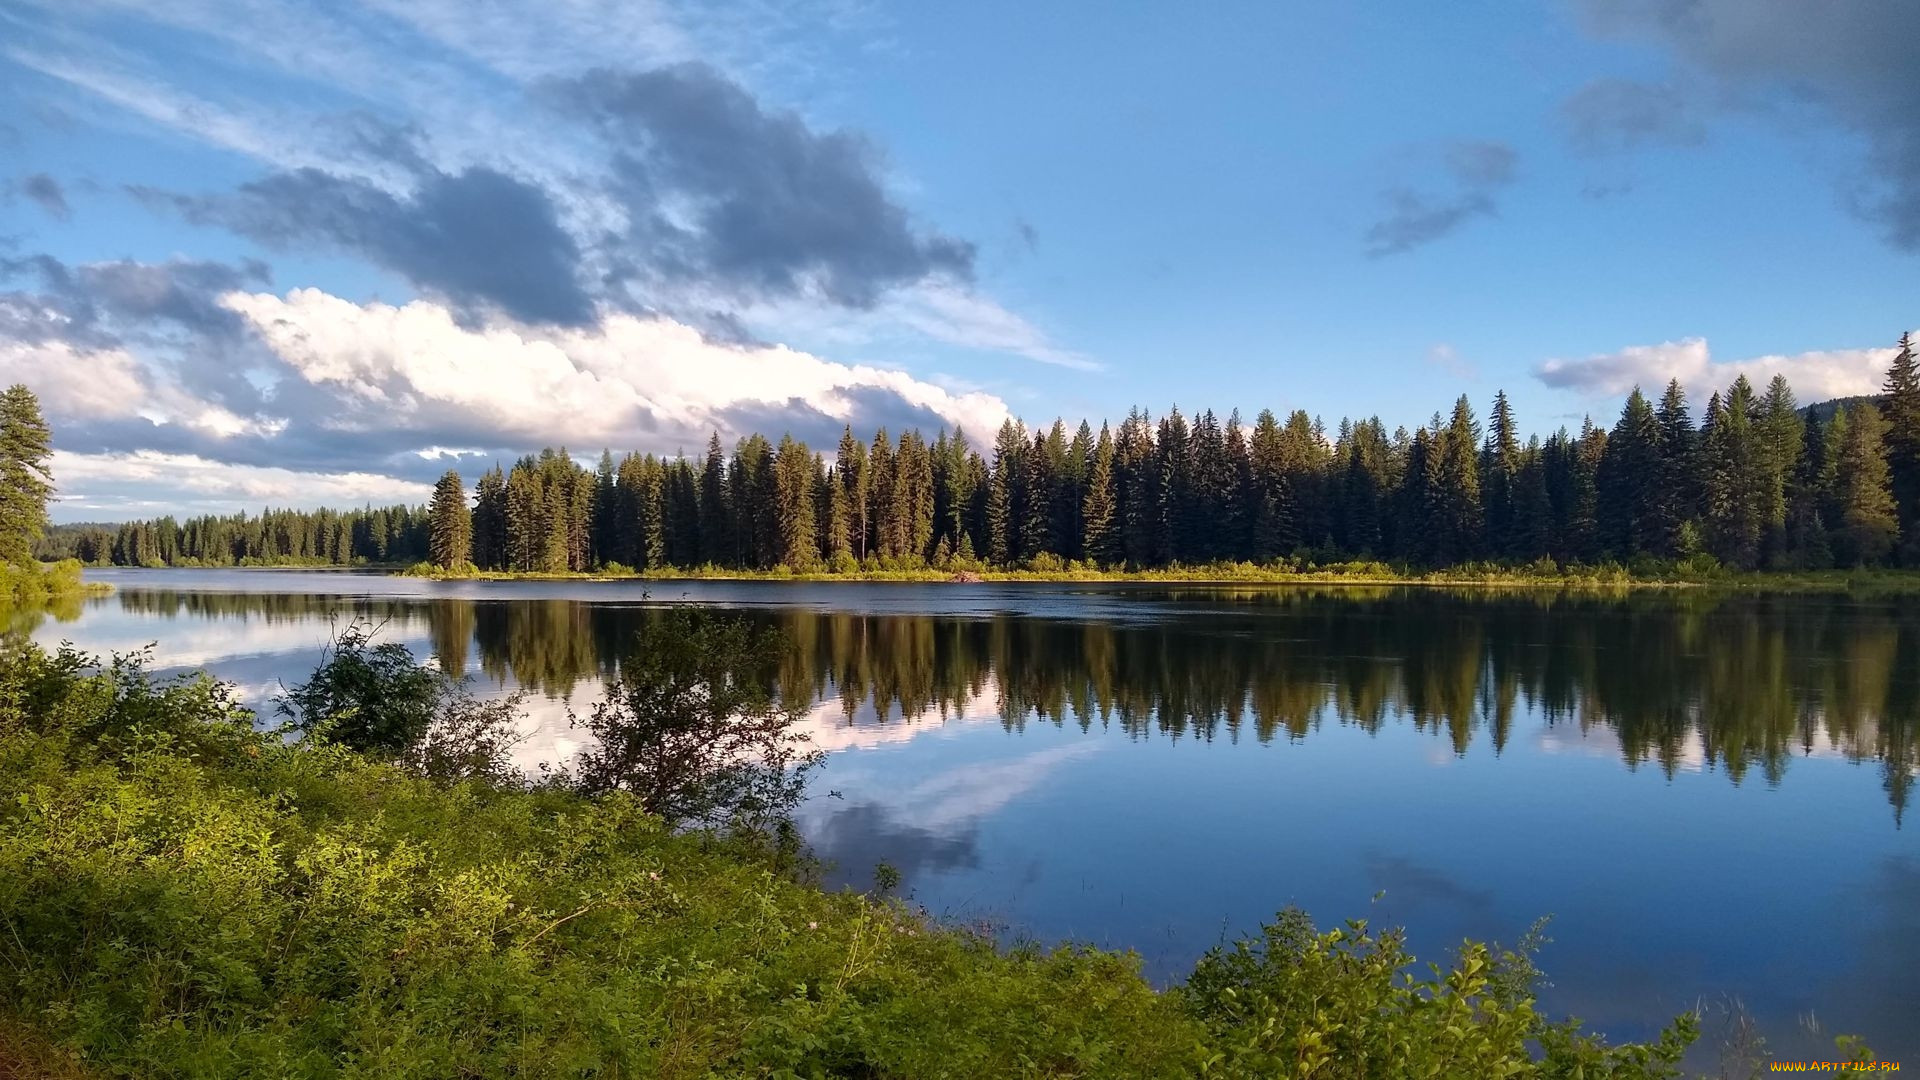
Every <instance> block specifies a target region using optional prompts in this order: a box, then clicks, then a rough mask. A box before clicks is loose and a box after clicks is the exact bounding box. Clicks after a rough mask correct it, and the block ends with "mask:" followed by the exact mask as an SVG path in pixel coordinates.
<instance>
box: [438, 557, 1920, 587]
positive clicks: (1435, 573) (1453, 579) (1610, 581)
mask: <svg viewBox="0 0 1920 1080" xmlns="http://www.w3.org/2000/svg"><path fill="white" fill-rule="evenodd" d="M401 573H403V574H404V575H405V576H409V577H421V578H429V579H433V580H442V581H450V580H458V581H625V580H637V581H890V582H921V583H948V582H955V581H962V582H964V581H991V582H1032V583H1055V584H1059V583H1099V582H1141V583H1160V584H1169V585H1172V584H1189V585H1199V584H1214V585H1434V586H1454V587H1460V586H1468V587H1470V586H1502V587H1511V588H1698V587H1711V588H1722V589H1742V590H1752V591H1772V592H1870V593H1916V592H1920V570H1884V569H1860V570H1809V571H1759V570H1753V571H1735V570H1725V569H1722V568H1719V567H1717V566H1711V565H1702V564H1698V563H1695V564H1687V563H1648V564H1643V565H1640V566H1636V567H1633V568H1628V567H1624V566H1620V565H1618V564H1611V563H1610V564H1605V565H1601V566H1580V565H1572V566H1564V567H1563V566H1560V565H1558V564H1556V563H1553V562H1551V561H1548V560H1543V561H1542V562H1539V563H1534V564H1529V565H1524V566H1510V565H1505V564H1500V563H1472V564H1467V565H1462V566H1455V567H1449V568H1446V569H1441V570H1427V569H1422V568H1419V567H1410V566H1401V565H1394V564H1389V563H1380V562H1344V563H1326V564H1315V563H1311V562H1306V561H1298V560H1287V561H1281V562H1276V563H1267V564H1255V563H1246V562H1239V563H1211V564H1206V565H1200V566H1163V567H1150V568H1140V569H1124V568H1103V567H1098V566H1093V565H1090V564H1085V563H1058V564H1054V563H1047V564H1042V565H1039V566H1029V567H1024V568H1017V569H994V568H988V567H985V566H981V565H972V566H954V567H945V568H939V567H931V566H925V565H887V564H884V563H878V562H874V563H869V564H865V565H861V564H848V565H847V566H844V567H842V568H839V569H834V570H828V569H806V570H794V569H792V568H789V567H785V566H778V567H774V568H772V569H770V570H741V569H735V568H729V567H717V566H700V567H688V568H678V567H669V568H664V569H660V570H632V569H628V568H625V567H620V566H617V565H616V566H612V567H608V568H605V569H601V570H597V571H591V572H584V573H537V572H520V571H487V570H476V569H473V568H472V567H465V568H461V569H457V570H447V569H442V568H440V567H436V566H433V565H432V564H429V563H419V564H416V565H414V566H412V567H409V568H407V569H406V570H404V571H401Z"/></svg>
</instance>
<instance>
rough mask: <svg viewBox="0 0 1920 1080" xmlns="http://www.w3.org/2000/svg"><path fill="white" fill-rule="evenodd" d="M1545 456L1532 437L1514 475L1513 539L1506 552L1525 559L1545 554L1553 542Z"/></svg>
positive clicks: (1551, 506)
mask: <svg viewBox="0 0 1920 1080" xmlns="http://www.w3.org/2000/svg"><path fill="white" fill-rule="evenodd" d="M1545 457H1546V451H1545V450H1544V449H1543V448H1542V447H1541V445H1540V439H1539V437H1538V436H1535V437H1534V438H1533V439H1531V440H1529V441H1528V443H1527V448H1526V450H1524V451H1523V452H1522V454H1521V459H1520V469H1519V472H1518V473H1517V474H1515V477H1514V496H1513V542H1512V543H1511V544H1510V545H1509V546H1508V551H1509V552H1511V553H1512V555H1513V556H1514V557H1515V558H1518V559H1522V560H1525V561H1527V562H1532V561H1534V560H1536V559H1539V558H1542V557H1543V556H1546V555H1548V554H1549V548H1550V547H1551V546H1552V541H1553V500H1552V497H1551V496H1550V495H1548V493H1547V466H1546V461H1545Z"/></svg>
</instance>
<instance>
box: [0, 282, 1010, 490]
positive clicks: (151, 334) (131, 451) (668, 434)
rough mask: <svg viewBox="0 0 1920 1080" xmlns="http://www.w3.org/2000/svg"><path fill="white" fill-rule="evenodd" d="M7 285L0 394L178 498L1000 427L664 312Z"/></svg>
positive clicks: (967, 407) (967, 403)
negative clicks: (215, 486) (600, 452)
mask: <svg viewBox="0 0 1920 1080" xmlns="http://www.w3.org/2000/svg"><path fill="white" fill-rule="evenodd" d="M8 277H11V278H26V279H28V280H29V281H31V282H32V283H33V285H34V286H36V287H35V288H32V289H24V290H16V291H11V292H0V383H5V382H13V381H21V382H25V383H27V384H28V385H29V386H31V387H33V388H34V390H35V391H36V392H38V393H39V394H40V396H41V398H42V401H43V403H44V404H45V406H46V408H47V411H48V414H49V417H50V419H51V420H52V422H53V425H54V429H55V432H56V445H57V446H58V447H60V448H61V449H62V450H63V451H66V452H69V453H72V454H74V455H76V456H77V457H78V458H83V459H85V460H88V461H120V460H129V461H131V460H136V459H135V458H129V457H127V455H145V456H144V457H139V458H138V459H137V460H139V461H140V462H142V463H143V464H142V473H141V475H142V476H144V477H148V478H154V477H158V476H161V475H163V474H164V472H165V470H166V469H169V468H178V469H180V470H181V475H180V476H179V477H177V478H176V479H177V480H180V481H181V482H182V486H180V487H179V488H178V489H177V490H178V491H179V492H180V493H181V495H182V496H183V498H186V499H187V500H188V501H190V502H192V503H193V504H194V505H203V504H208V502H207V499H208V498H210V496H208V497H202V496H201V495H198V494H195V492H194V489H193V488H191V486H188V485H185V484H184V481H185V480H186V479H187V478H188V475H187V474H188V473H190V472H192V471H193V470H196V469H198V468H199V466H198V464H197V463H198V462H202V461H206V462H214V463H217V464H218V465H219V466H220V467H221V468H223V469H232V470H239V471H238V472H235V473H233V474H232V475H233V476H240V477H246V478H250V479H249V482H250V483H263V482H264V480H262V478H277V477H280V476H281V475H282V474H291V475H312V476H316V477H325V476H346V477H356V478H357V477H364V476H376V477H380V478H382V481H381V483H380V484H376V485H373V486H371V487H370V488H369V489H368V491H367V492H366V493H362V494H354V493H353V492H351V491H350V490H348V489H347V482H346V481H342V483H341V484H321V483H320V482H319V481H316V486H315V487H313V488H312V490H313V491H316V492H326V493H328V494H329V496H330V497H335V498H336V500H337V501H345V502H360V501H364V500H365V499H366V498H368V497H372V496H373V495H374V494H376V493H377V492H379V491H381V490H387V489H389V488H391V485H392V484H402V485H414V486H417V485H419V484H421V483H424V482H427V481H429V480H431V479H432V478H433V477H434V476H435V475H437V474H438V473H439V472H440V471H441V470H444V469H445V468H448V467H449V466H453V467H459V468H477V467H480V466H482V465H484V464H490V463H492V462H493V461H497V460H510V459H511V458H513V457H517V456H518V455H520V454H522V453H526V452H528V451H532V450H537V449H539V448H540V447H542V446H547V445H568V446H571V447H573V448H575V449H576V450H589V449H593V448H598V447H600V446H607V447H611V448H613V449H616V450H627V449H634V450H641V451H650V452H655V453H666V454H671V453H674V452H676V451H679V450H683V449H691V450H698V449H699V448H700V447H701V446H704V445H705V443H706V441H707V437H708V435H709V434H710V433H712V432H716V431H717V432H718V433H719V434H720V435H721V437H722V438H723V439H724V440H726V441H728V442H732V441H734V440H735V439H737V438H739V437H741V436H744V435H746V434H749V433H753V432H760V433H765V434H770V435H774V436H776V437H777V436H778V435H780V434H782V433H792V434H793V435H795V436H796V437H797V438H800V439H803V440H805V441H807V442H808V443H809V444H811V445H814V446H816V447H819V448H822V449H826V448H828V447H830V445H831V444H832V442H833V441H834V440H835V439H836V438H837V437H838V434H839V432H840V429H841V427H842V426H843V425H849V424H850V425H852V426H853V427H854V429H855V430H857V431H860V432H862V434H863V435H864V434H866V433H868V432H870V431H872V430H873V429H874V428H877V427H881V426H884V427H887V428H889V429H891V430H900V429H903V428H907V427H915V428H920V429H922V430H926V431H929V432H930V431H932V430H934V429H936V428H942V427H945V428H950V429H952V428H957V429H962V430H965V431H966V432H967V433H968V434H969V436H971V437H972V438H974V439H975V440H976V442H984V441H985V440H986V439H987V438H988V437H990V436H991V434H992V433H993V432H994V431H995V430H997V429H998V427H999V425H1000V423H1001V421H1002V420H1004V419H1005V418H1006V417H1007V416H1008V410H1007V406H1006V403H1005V402H1004V401H1002V400H1001V399H999V398H998V397H994V396H992V395H990V394H986V393H981V392H978V391H972V390H964V389H956V388H949V387H946V386H943V385H940V384H938V383H936V382H933V381H928V380H925V379H922V378H919V377H916V376H914V375H912V374H910V373H908V372H905V371H902V370H898V369H893V368H886V367H877V366H873V365H865V364H842V363H835V362H832V361H829V360H826V359H823V358H821V357H819V356H815V355H813V354H811V353H807V352H803V351H800V350H796V349H791V348H787V347H783V346H776V345H760V344H726V343H723V342H718V341H716V340H714V339H713V338H711V337H709V336H707V335H704V334H702V333H701V332H700V331H699V330H697V329H695V328H694V327H691V326H688V325H686V324H684V323H681V322H678V321H675V320H673V319H669V318H666V317H664V316H660V315H638V314H625V313H604V314H603V315H602V316H601V317H600V318H598V319H597V320H596V321H594V322H592V323H589V324H587V325H584V326H562V325H555V324H552V323H543V322H524V321H520V320H516V319H513V318H510V317H507V316H506V315H504V314H501V313H499V312H490V313H487V314H485V315H484V316H479V317H470V316H471V314H472V313H464V312H462V311H460V310H457V309H456V308H455V307H454V306H453V305H451V304H449V303H444V302H440V301H435V300H416V301H413V302H411V303H407V304H401V305H391V304H383V303H364V304H363V303H355V302H352V301H349V300H346V299H342V298H340V297H337V296H333V295H331V294H328V293H325V292H322V291H319V290H316V289H295V290H292V291H290V292H287V293H285V294H275V293H272V292H266V291H261V290H259V289H258V285H259V284H260V283H262V282H264V281H266V280H268V278H269V274H268V272H267V269H266V268H265V267H263V266H258V265H248V266H241V267H232V266H226V265H224V264H219V263H209V262H193V261H184V260H180V261H174V262H168V263H139V262H132V261H117V262H108V263H90V264H81V265H76V266H69V265H67V264H65V263H63V262H60V261H59V260H57V259H52V258H50V257H46V256H34V257H30V258H25V259H15V260H10V261H0V279H5V278H8ZM261 470H268V471H261ZM97 475H99V474H98V473H97V472H92V473H87V474H84V476H83V479H84V480H86V481H87V482H88V483H91V482H92V481H91V479H89V478H92V477H95V476H97ZM69 479H71V478H67V477H62V481H63V487H66V488H67V490H68V492H69V494H77V496H78V497H80V498H81V499H82V500H88V499H92V500H94V501H93V502H90V503H88V504H87V505H88V506H91V507H94V509H93V510H91V511H90V512H92V513H94V514H95V515H96V516H97V515H98V512H99V511H98V508H99V506H100V505H103V504H100V503H99V502H98V499H99V498H100V497H103V496H100V493H99V492H98V491H96V490H94V489H92V488H81V489H79V490H78V491H77V492H76V490H75V489H74V488H72V486H71V485H70V484H68V483H67V481H68V480H69ZM230 486H231V485H230ZM234 490H243V489H240V488H235V489H234ZM244 490H251V489H244ZM263 490H270V489H263ZM408 490H410V488H409V489H408ZM148 495H150V496H151V495H154V492H152V491H149V492H148ZM130 499H131V496H125V497H120V503H119V504H118V505H123V506H124V507H125V508H127V509H128V510H129V512H131V510H132V509H134V508H135V503H139V502H140V500H137V499H132V500H131V501H129V500H130ZM141 505H144V503H141ZM183 505H184V504H183ZM78 506H79V504H77V503H76V504H72V505H68V506H66V507H63V508H61V509H60V510H59V511H58V512H59V513H61V514H62V516H65V517H72V516H73V515H74V514H75V513H77V512H78V509H77V507H78Z"/></svg>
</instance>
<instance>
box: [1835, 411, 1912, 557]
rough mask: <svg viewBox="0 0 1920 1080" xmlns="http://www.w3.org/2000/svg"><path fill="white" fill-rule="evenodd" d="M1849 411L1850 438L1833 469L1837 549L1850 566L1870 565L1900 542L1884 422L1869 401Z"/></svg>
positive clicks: (1848, 426) (1896, 506)
mask: <svg viewBox="0 0 1920 1080" xmlns="http://www.w3.org/2000/svg"><path fill="white" fill-rule="evenodd" d="M1848 411H1849V413H1850V415H1849V416H1848V417H1847V425H1846V438H1845V440H1844V441H1843V442H1842V443H1841V445H1840V460H1839V462H1838V464H1837V467H1836V469H1835V473H1836V476H1837V477H1838V480H1839V490H1838V491H1837V492H1836V496H1837V498H1836V500H1835V501H1836V503H1837V506H1838V509H1839V512H1840V522H1839V530H1838V536H1837V538H1836V539H1837V543H1836V544H1835V547H1836V548H1837V549H1838V551H1839V555H1840V558H1841V560H1842V561H1843V562H1845V563H1847V564H1848V565H1851V566H1872V565H1875V564H1877V563H1880V562H1881V561H1883V560H1885V559H1886V557H1887V556H1888V555H1889V554H1891V553H1892V552H1893V550H1894V546H1895V544H1896V543H1897V542H1898V541H1899V537H1900V519H1899V509H1898V505H1897V504H1896V503H1895V501H1894V497H1893V485H1892V476H1891V470H1890V469H1889V467H1888V465H1887V452H1886V446H1885V442H1884V439H1885V433H1886V421H1885V420H1883V419H1881V416H1880V410H1878V409H1876V408H1874V407H1873V406H1872V405H1871V404H1868V403H1865V402H1863V403H1861V404H1858V405H1855V406H1853V407H1852V408H1851V409H1849V410H1848Z"/></svg>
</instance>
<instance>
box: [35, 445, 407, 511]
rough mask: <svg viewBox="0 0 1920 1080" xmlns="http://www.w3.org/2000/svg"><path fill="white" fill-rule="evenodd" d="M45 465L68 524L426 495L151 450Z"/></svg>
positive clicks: (395, 486)
mask: <svg viewBox="0 0 1920 1080" xmlns="http://www.w3.org/2000/svg"><path fill="white" fill-rule="evenodd" d="M49 464H50V465H51V467H52V469H53V475H54V479H55V480H56V481H57V482H58V484H59V489H60V502H59V503H58V504H57V506H56V507H55V510H56V512H57V513H58V514H59V516H60V517H62V518H65V519H69V520H99V519H103V518H126V517H135V516H141V515H146V514H152V513H231V512H234V511H238V510H258V509H259V508H260V507H262V506H273V507H294V508H312V507H319V506H350V505H360V504H363V503H367V502H372V503H374V504H376V505H378V504H384V503H396V502H407V503H418V502H423V501H425V499H426V497H427V495H428V494H429V493H430V492H431V491H432V490H433V489H432V485H430V484H425V483H418V482H413V481H407V480H400V479H396V478H394V477H391V476H383V475H380V474H378V473H364V472H311V471H296V470H293V469H282V468H275V467H272V466H261V465H236V464H233V463H231V462H224V461H215V460H211V459H208V458H203V457H198V456H195V455H192V454H167V453H161V452H159V451H155V450H135V451H131V452H127V453H104V454H76V453H72V452H69V451H63V450H56V451H55V452H54V454H53V458H52V460H51V462H50V463H49Z"/></svg>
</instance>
